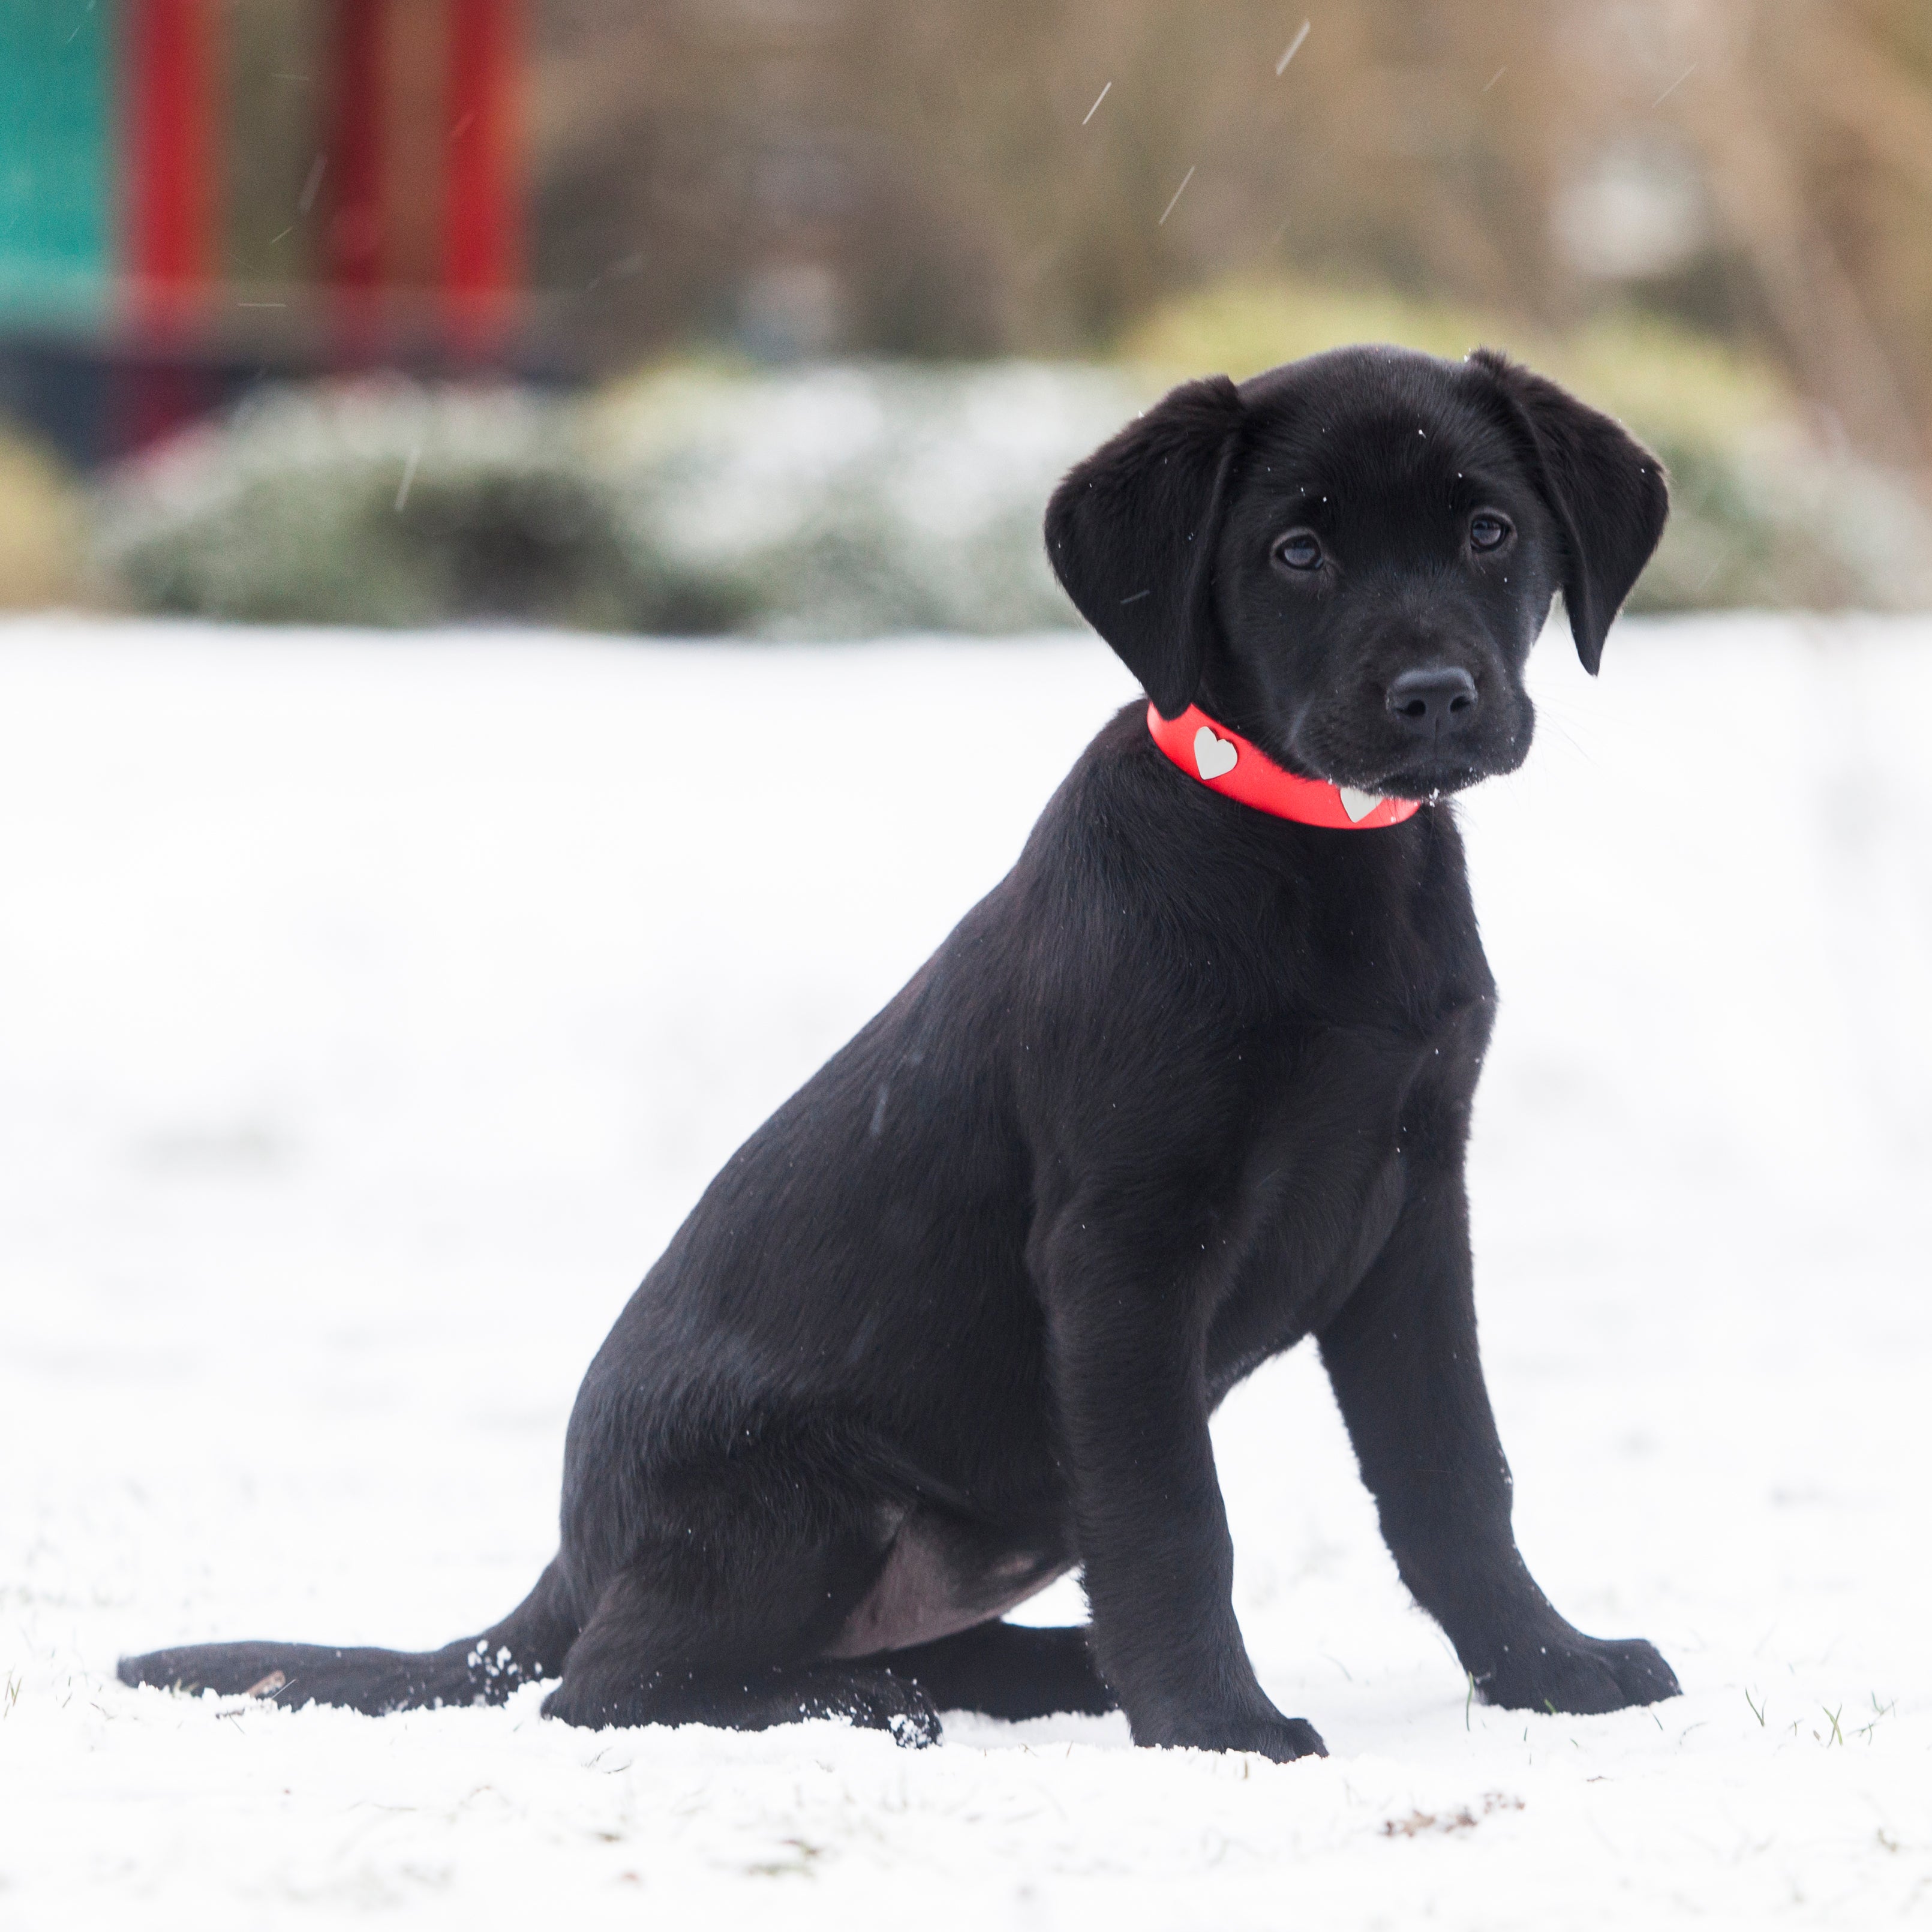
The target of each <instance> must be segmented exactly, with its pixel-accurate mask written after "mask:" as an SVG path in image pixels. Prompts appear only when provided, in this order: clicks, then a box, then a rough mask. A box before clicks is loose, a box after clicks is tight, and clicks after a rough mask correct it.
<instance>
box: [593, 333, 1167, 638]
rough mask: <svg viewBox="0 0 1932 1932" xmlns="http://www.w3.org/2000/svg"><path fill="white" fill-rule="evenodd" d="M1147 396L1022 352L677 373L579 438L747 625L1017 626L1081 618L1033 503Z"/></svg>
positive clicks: (661, 539) (673, 560)
mask: <svg viewBox="0 0 1932 1932" xmlns="http://www.w3.org/2000/svg"><path fill="white" fill-rule="evenodd" d="M1145 391H1146V386H1145V383H1136V381H1135V380H1133V379H1132V378H1131V377H1129V376H1127V375H1125V374H1121V372H1119V371H1114V370H1109V369H1104V368H1088V367H1085V366H1079V365H1043V364H1036V363H1025V362H1004V363H989V364H980V365H966V366H959V367H951V368H948V367H931V368H914V367H907V366H904V365H897V366H894V365H862V364H860V365H832V366H829V367H820V368H808V369H805V370H800V371H786V372H773V373H771V374H759V375H751V376H730V375H726V374H720V373H717V372H712V371H703V370H694V369H688V368H685V369H675V368H674V369H671V370H668V371H661V372H659V373H658V374H654V375H652V376H649V377H645V378H643V379H641V380H639V381H637V382H635V383H631V384H629V385H627V386H625V387H623V388H622V389H619V390H618V391H616V392H614V393H613V394H612V395H610V396H609V397H607V398H605V399H604V401H601V403H599V404H596V405H595V406H593V407H592V411H591V413H590V418H589V427H588V431H587V434H588V440H589V443H590V446H591V447H592V450H593V452H594V454H595V460H597V462H598V463H599V464H600V466H602V467H603V468H604V469H605V470H606V472H607V473H608V474H609V475H610V477H611V478H612V479H613V481H614V482H615V484H616V486H617V490H618V494H619V498H620V499H621V501H622V503H623V505H624V506H625V512H626V514H628V516H629V517H631V518H632V519H633V520H634V522H633V526H632V527H633V531H634V538H635V541H637V543H638V544H640V547H649V548H651V549H652V550H655V553H657V555H658V558H659V560H660V567H661V568H663V569H664V570H665V571H667V572H671V573H676V574H691V575H694V576H696V577H701V578H703V579H704V580H709V581H715V582H717V583H719V584H720V586H721V587H723V586H729V591H730V594H731V595H733V598H735V600H736V601H737V602H738V603H739V605H740V607H742V608H744V609H745V610H747V611H748V612H749V613H751V618H750V622H751V626H752V628H755V629H757V630H758V631H761V632H763V633H766V634H773V635H781V636H829V637H841V636H845V637H849V636H855V635H856V636H862V635H865V634H868V633H876V632H879V631H895V630H946V631H1018V630H1028V629H1032V628H1037V627H1040V626H1042V625H1068V624H1071V623H1073V622H1075V621H1076V619H1075V617H1074V615H1073V608H1072V607H1071V605H1070V604H1069V603H1068V602H1067V599H1066V598H1065V596H1064V595H1063V593H1062V592H1061V590H1060V589H1059V586H1058V585H1057V584H1056V583H1055V582H1054V580H1053V575H1052V571H1051V570H1050V569H1049V567H1048V565H1047V562H1046V552H1045V550H1044V547H1043V544H1042V541H1041V537H1040V520H1041V517H1042V514H1043V512H1044V511H1045V509H1046V499H1047V497H1048V496H1049V493H1051V491H1052V488H1053V486H1054V484H1055V483H1056V482H1058V480H1059V479H1060V477H1061V475H1062V474H1063V473H1064V472H1065V471H1066V469H1067V467H1068V466H1070V464H1072V463H1074V462H1076V460H1078V459H1079V458H1080V457H1082V456H1083V455H1085V454H1086V453H1087V452H1088V450H1090V449H1092V448H1093V447H1094V445H1095V444H1096V443H1099V442H1100V441H1101V440H1103V439H1104V438H1105V437H1107V436H1109V435H1110V434H1112V432H1113V431H1115V430H1116V429H1118V428H1119V427H1120V426H1121V424H1122V423H1123V422H1125V421H1127V419H1128V418H1129V417H1130V416H1132V415H1133V413H1134V412H1135V410H1136V409H1137V408H1139V407H1141V406H1142V404H1143V403H1144V402H1145V401H1146V399H1147V398H1146V393H1145Z"/></svg>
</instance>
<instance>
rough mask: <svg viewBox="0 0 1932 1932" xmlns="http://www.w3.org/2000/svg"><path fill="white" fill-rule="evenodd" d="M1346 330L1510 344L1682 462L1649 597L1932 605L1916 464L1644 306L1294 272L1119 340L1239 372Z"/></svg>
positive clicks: (1231, 287) (1176, 362) (1232, 289)
mask: <svg viewBox="0 0 1932 1932" xmlns="http://www.w3.org/2000/svg"><path fill="white" fill-rule="evenodd" d="M1349 342H1399V343H1402V344H1406V346H1408V347H1410V348H1414V349H1421V350H1427V352H1429V353H1430V354H1432V355H1436V356H1463V355H1465V354H1466V353H1468V351H1469V350H1471V349H1472V348H1474V347H1476V346H1477V345H1478V344H1481V343H1487V344H1490V345H1491V346H1493V347H1497V348H1501V349H1504V350H1508V352H1509V353H1511V354H1512V355H1514V356H1519V357H1520V358H1521V359H1523V361H1524V362H1529V363H1530V364H1532V365H1533V366H1535V368H1538V369H1541V370H1542V371H1544V372H1545V373H1546V374H1549V375H1551V376H1553V377H1556V379H1557V380H1559V382H1562V383H1567V384H1568V385H1569V386H1570V387H1571V388H1572V389H1574V390H1575V391H1576V392H1577V394H1578V395H1580V396H1582V397H1583V398H1584V399H1585V400H1586V401H1589V402H1591V403H1593V404H1595V405H1596V406H1597V407H1598V408H1600V409H1603V410H1608V411H1609V412H1610V414H1612V415H1613V416H1616V417H1618V418H1619V419H1621V420H1622V422H1625V423H1626V424H1628V425H1629V427H1630V428H1631V430H1632V431H1634V433H1635V434H1637V435H1638V436H1640V437H1642V438H1643V440H1644V441H1645V442H1646V443H1649V445H1650V446H1651V447H1652V449H1655V451H1656V452H1657V453H1658V455H1660V456H1661V457H1662V458H1663V459H1664V463H1665V464H1666V466H1667V467H1668V468H1669V469H1670V474H1671V481H1672V490H1671V500H1672V513H1671V519H1670V526H1669V528H1668V529H1667V531H1666V532H1665V534H1664V541H1663V543H1662V544H1661V546H1660V547H1659V548H1658V553H1657V556H1655V559H1653V560H1652V563H1651V565H1650V568H1649V569H1648V570H1647V571H1646V572H1645V573H1644V575H1643V578H1642V580H1640V582H1639V583H1638V585H1637V589H1636V590H1635V591H1634V592H1633V593H1632V595H1631V608H1632V609H1633V610H1712V609H1722V608H1731V607H1740V606H1754V607H1773V608H1775V607H1799V608H1806V609H1832V608H1839V607H1847V606H1850V607H1864V608H1876V609H1915V608H1922V607H1924V606H1925V605H1926V604H1932V515H1928V513H1927V507H1926V505H1925V503H1924V500H1923V499H1922V498H1921V496H1920V495H1919V493H1918V490H1916V489H1915V487H1914V486H1913V484H1912V482H1911V481H1909V479H1908V478H1905V477H1903V476H1900V475H1894V474H1893V473H1891V472H1887V471H1885V470H1882V469H1878V468H1876V467H1875V466H1873V465H1871V464H1870V463H1864V462H1861V461H1860V460H1857V459H1856V458H1853V457H1852V456H1851V455H1849V454H1848V453H1846V452H1841V451H1833V450H1832V449H1829V448H1828V447H1826V446H1825V444H1824V443H1823V441H1822V440H1820V438H1819V437H1817V436H1816V435H1814V434H1811V433H1809V432H1808V431H1807V429H1806V428H1805V417H1804V415H1803V413H1802V409H1801V407H1800V405H1799V402H1798V400H1797V398H1796V396H1795V395H1793V392H1792V391H1791V390H1790V388H1789V387H1788V386H1787V385H1786V383H1784V380H1783V379H1782V378H1781V377H1779V376H1778V374H1776V373H1775V372H1774V371H1773V370H1772V368H1770V366H1769V365H1766V364H1764V363H1761V362H1757V361H1754V359H1751V358H1750V357H1748V356H1745V355H1743V354H1742V353H1739V351H1737V350H1734V349H1732V348H1730V347H1727V346H1725V345H1724V344H1721V343H1718V342H1716V341H1712V339H1710V338H1708V337H1704V336H1700V335H1696V334H1694V333H1693V332H1690V331H1688V330H1687V329H1683V328H1682V327H1679V326H1676V325H1674V324H1672V323H1666V322H1664V321H1661V320H1658V319H1656V318H1655V317H1646V316H1643V315H1641V314H1634V313H1627V314H1619V315H1614V316H1611V317H1605V318H1602V319H1600V320H1597V321H1595V322H1594V323H1591V324H1589V326H1586V327H1585V328H1584V329H1581V330H1580V331H1578V332H1576V333H1575V334H1574V335H1568V336H1550V335H1542V334H1540V333H1538V332H1536V331H1534V330H1531V329H1524V328H1523V327H1521V326H1518V325H1514V324H1511V323H1508V322H1507V321H1503V320H1499V319H1498V318H1496V317H1493V316H1492V317H1484V316H1481V315H1479V314H1476V313H1475V311H1471V310H1465V309H1459V308H1454V307H1451V306H1449V305H1445V304H1440V303H1434V302H1420V301H1414V300H1409V299H1405V298H1403V297H1402V296H1394V295H1389V294H1377V293H1359V292H1351V291H1349V290H1334V289H1327V288H1322V287H1310V286H1307V285H1304V284H1297V283H1295V282H1292V281H1232V282H1227V283H1223V284H1218V285H1217V286H1215V287H1211V288H1209V289H1208V290H1204V291H1202V292H1201V293H1198V294H1196V295H1193V296H1189V297H1187V298H1186V299H1182V300H1180V301H1178V302H1172V303H1170V304H1168V305H1165V306H1163V307H1162V308H1159V309H1157V311H1154V314H1152V315H1151V316H1150V317H1148V319H1147V320H1145V322H1144V323H1142V325H1141V326H1139V328H1138V329H1136V330H1135V331H1134V332H1133V333H1132V334H1131V335H1129V336H1128V337H1127V338H1126V339H1125V341H1124V342H1123V343H1122V344H1121V353H1122V354H1123V355H1124V356H1127V357H1128V358H1130V359H1133V360H1135V361H1137V362H1140V363H1142V364H1143V365H1146V366H1148V368H1151V369H1158V370H1160V371H1161V372H1162V373H1163V376H1164V377H1172V378H1175V379H1178V377H1180V376H1181V375H1182V374H1199V373H1201V372H1202V371H1208V370H1223V371H1226V372H1227V373H1228V374H1230V375H1232V376H1234V377H1236V378H1240V377H1244V376H1249V375H1252V374H1255V373H1256V371H1259V370H1262V369H1265V368H1270V367H1271V366H1272V365H1274V364H1275V363H1277V362H1288V361H1289V360H1292V359H1294V358H1295V357H1297V356H1309V355H1313V354H1314V353H1316V352H1317V351H1318V350H1323V349H1330V348H1334V347H1337V345H1339V344H1343V343H1349Z"/></svg>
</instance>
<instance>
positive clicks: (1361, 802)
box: [1197, 754, 1382, 825]
mask: <svg viewBox="0 0 1932 1932" xmlns="http://www.w3.org/2000/svg"><path fill="white" fill-rule="evenodd" d="M1197 755H1198V754H1197ZM1335 790H1336V793H1337V796H1340V799H1341V801H1342V809H1343V811H1346V813H1347V814H1349V823H1350V824H1351V825H1359V824H1361V822H1362V820H1364V819H1365V818H1366V817H1368V815H1369V814H1370V812H1372V811H1374V810H1375V808H1376V806H1377V805H1379V804H1381V803H1382V800H1381V799H1380V798H1379V797H1378V796H1376V793H1373V792H1372V791H1358V790H1356V789H1355V787H1354V786H1353V785H1337V787H1335Z"/></svg>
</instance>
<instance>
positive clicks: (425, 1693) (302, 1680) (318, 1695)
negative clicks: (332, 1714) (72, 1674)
mask: <svg viewBox="0 0 1932 1932" xmlns="http://www.w3.org/2000/svg"><path fill="white" fill-rule="evenodd" d="M581 1627H582V1626H581V1625H580V1622H579V1621H578V1619H577V1616H576V1615H575V1614H574V1612H573V1611H572V1610H571V1607H570V1603H569V1593H568V1590H567V1589H566V1588H565V1584H564V1581H563V1579H562V1577H561V1576H560V1575H559V1572H558V1569H557V1565H556V1564H555V1563H554V1562H553V1563H552V1564H551V1565H550V1567H549V1568H547V1570H545V1571H544V1573H543V1574H542V1576H541V1577H539V1578H538V1580H537V1586H536V1588H535V1589H534V1590H532V1592H530V1594H529V1595H528V1596H527V1597H526V1598H524V1599H523V1601H522V1602H521V1603H520V1604H518V1605H517V1607H516V1608H515V1609H514V1610H512V1611H511V1613H510V1614H509V1615H508V1616H507V1617H505V1619H503V1620H502V1622H501V1623H499V1624H496V1625H492V1626H491V1628H489V1629H488V1630H487V1631H484V1633H483V1634H482V1635H481V1637H464V1638H463V1639H460V1640H459V1641H458V1642H457V1643H446V1644H445V1645H444V1646H443V1648H442V1649H440V1650H421V1651H409V1650H370V1649H362V1650H338V1649H336V1648H335V1646H332V1645H329V1644H319V1643H196V1644H189V1645H187V1646H184V1648H182V1649H178V1650H153V1651H150V1652H148V1655H146V1656H145V1657H124V1658H121V1661H120V1664H119V1665H118V1669H117V1674H118V1676H119V1677H120V1679H121V1682H122V1683H123V1684H154V1685H160V1686H161V1687H162V1688H163V1689H167V1690H175V1691H219V1692H220V1693H222V1694H224V1695H227V1696H239V1697H259V1698H260V1699H262V1700H263V1702H264V1703H277V1704H287V1705H290V1706H299V1705H302V1704H308V1703H316V1704H341V1705H343V1706H346V1707H347V1709H350V1710H352V1711H366V1712H368V1713H369V1714H370V1715H371V1716H372V1717H378V1716H380V1715H383V1713H384V1712H389V1711H413V1710H420V1709H423V1708H424V1707H425V1706H434V1705H438V1704H500V1703H502V1702H503V1700H505V1698H506V1697H508V1696H509V1694H510V1693H511V1691H514V1690H515V1689H516V1688H517V1686H518V1685H522V1684H527V1683H531V1682H534V1681H535V1680H536V1679H539V1678H544V1677H554V1676H557V1675H558V1674H559V1673H560V1672H561V1671H562V1668H563V1660H564V1656H565V1652H568V1650H569V1649H570V1646H571V1644H573V1643H574V1642H575V1641H576V1640H577V1631H578V1630H579V1629H580V1628H581Z"/></svg>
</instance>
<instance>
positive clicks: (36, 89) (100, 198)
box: [0, 0, 115, 320]
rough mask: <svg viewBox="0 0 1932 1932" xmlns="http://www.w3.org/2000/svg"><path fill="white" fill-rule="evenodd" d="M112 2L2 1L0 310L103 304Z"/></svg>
mask: <svg viewBox="0 0 1932 1932" xmlns="http://www.w3.org/2000/svg"><path fill="white" fill-rule="evenodd" d="M114 13H115V5H114V0H0V318H11V319H13V320H29V319H31V320H59V319H61V318H63V317H67V318H72V319H74V320H83V319H85V318H87V317H91V316H93V315H95V314H99V313H100V312H101V310H102V309H103V308H104V307H105V306H106V304H107V296H108V286H109V276H110V266H111V265H110V260H109V257H110V250H111V247H112V242H111V233H112V227H113V212H112V208H113V180H112V176H113V159H112V149H113V135H112V129H111V126H110V91H111V87H112V75H111V54H112V49H113V45H114V39H115V34H114V29H115V20H114V17H113V16H114Z"/></svg>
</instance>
